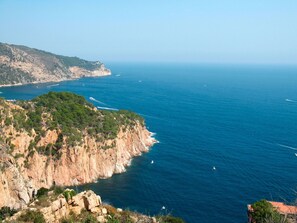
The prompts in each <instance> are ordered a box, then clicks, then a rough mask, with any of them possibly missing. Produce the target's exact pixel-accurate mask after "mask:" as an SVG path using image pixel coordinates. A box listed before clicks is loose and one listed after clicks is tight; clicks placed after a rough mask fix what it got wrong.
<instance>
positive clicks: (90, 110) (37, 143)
mask: <svg viewBox="0 0 297 223" xmlns="http://www.w3.org/2000/svg"><path fill="white" fill-rule="evenodd" d="M154 142H155V140H154V139H153V138H152V137H151V133H150V132H149V131H148V130H147V129H146V127H145V124H144V120H143V118H142V117H140V116H138V115H137V114H135V113H132V112H129V111H103V110H98V109H96V107H94V106H93V105H92V104H90V103H88V102H87V101H86V100H85V99H84V98H83V97H81V96H79V95H75V94H72V93H67V92H60V93H55V92H50V93H48V94H45V95H41V96H39V97H37V98H35V99H33V100H31V101H16V102H14V103H11V102H7V101H5V100H3V99H0V179H1V181H0V197H1V199H0V207H2V206H9V207H13V208H20V207H23V206H25V205H26V204H28V203H29V201H30V200H31V199H32V197H33V196H34V194H36V191H37V190H38V189H40V188H41V187H45V188H50V187H51V186H53V185H60V186H71V185H77V184H84V183H89V182H93V181H95V180H97V179H98V178H107V177H111V176H112V175H113V174H114V173H121V172H123V171H125V170H126V166H128V165H130V163H131V159H132V158H133V157H134V156H139V155H141V154H142V153H143V152H147V151H148V149H149V147H150V146H152V145H153V144H154Z"/></svg>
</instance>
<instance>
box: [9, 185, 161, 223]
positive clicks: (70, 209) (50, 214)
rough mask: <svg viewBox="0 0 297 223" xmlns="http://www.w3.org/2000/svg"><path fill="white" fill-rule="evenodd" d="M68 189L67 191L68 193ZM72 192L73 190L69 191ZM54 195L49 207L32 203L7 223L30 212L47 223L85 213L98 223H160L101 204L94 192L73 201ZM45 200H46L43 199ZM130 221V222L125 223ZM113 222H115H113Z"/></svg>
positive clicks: (83, 194)
mask: <svg viewBox="0 0 297 223" xmlns="http://www.w3.org/2000/svg"><path fill="white" fill-rule="evenodd" d="M67 190H68V189H66V191H67ZM68 191H71V190H68ZM52 197H54V195H49V196H48V197H47V199H48V200H49V201H50V202H48V203H47V204H48V205H44V204H43V205H40V202H39V200H38V199H37V200H35V201H33V202H31V203H30V204H29V205H28V207H27V208H25V209H23V210H21V211H19V212H17V213H16V214H15V215H13V216H12V217H10V218H8V219H6V221H5V222H14V221H18V220H19V218H20V216H22V215H24V214H26V212H28V211H34V212H36V211H38V212H40V213H41V214H42V215H43V217H44V219H45V222H48V223H58V222H61V220H62V219H67V218H69V215H71V216H75V220H77V219H79V216H80V215H81V213H82V212H84V215H85V216H89V217H90V216H92V219H94V221H95V220H96V222H101V223H104V222H108V220H111V221H110V222H135V223H158V222H159V221H157V219H156V218H155V217H149V216H146V215H142V214H139V213H136V212H131V211H123V210H122V209H121V208H117V209H116V208H114V207H112V206H110V205H105V204H103V203H102V202H101V197H100V196H99V195H96V194H95V193H94V192H93V191H91V190H89V191H83V192H81V193H79V194H77V195H75V196H73V197H72V198H71V199H68V200H67V199H66V198H65V196H64V195H63V194H60V195H58V196H57V197H56V198H55V199H54V200H51V199H52ZM43 200H44V198H43ZM43 202H44V203H45V201H43ZM125 219H126V220H128V219H129V221H125ZM112 220H113V221H112ZM94 221H92V222H94Z"/></svg>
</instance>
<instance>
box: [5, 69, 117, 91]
mask: <svg viewBox="0 0 297 223" xmlns="http://www.w3.org/2000/svg"><path fill="white" fill-rule="evenodd" d="M110 75H112V73H111V71H110V72H107V73H105V74H100V75H96V76H92V75H89V76H88V75H86V76H82V77H74V78H69V79H61V80H50V81H33V82H29V83H16V84H0V88H6V87H19V86H25V85H30V84H32V85H35V84H46V83H60V82H63V81H75V80H78V79H81V78H84V77H94V78H95V77H105V76H110Z"/></svg>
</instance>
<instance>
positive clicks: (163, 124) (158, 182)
mask: <svg viewBox="0 0 297 223" xmlns="http://www.w3.org/2000/svg"><path fill="white" fill-rule="evenodd" d="M107 66H109V67H110V68H111V69H112V71H113V75H112V76H109V77H104V78H84V79H80V80H76V81H68V82H62V83H59V84H58V85H57V84H42V85H28V86H20V87H13V88H1V89H0V91H1V95H0V96H1V97H5V98H7V99H31V98H34V97H35V96H37V95H40V94H42V93H45V92H48V91H71V92H75V93H78V94H81V95H83V96H85V97H86V98H87V99H88V100H90V99H89V98H90V97H93V98H95V99H96V100H98V102H96V101H92V100H90V101H91V102H92V103H94V104H95V105H96V106H101V107H110V108H117V109H128V110H133V111H135V112H137V113H139V114H141V115H143V116H144V117H145V119H146V123H147V126H148V127H149V129H150V131H152V132H155V133H156V138H157V139H158V140H159V141H160V143H159V144H157V145H155V146H154V147H153V148H152V149H151V151H150V152H149V153H147V154H145V155H143V156H142V157H138V158H136V159H134V160H133V162H132V166H131V167H129V168H128V171H127V172H126V173H124V174H119V175H115V176H114V177H112V178H110V179H107V180H99V182H98V183H94V184H89V185H85V186H82V187H80V188H79V189H86V188H90V189H93V190H94V191H96V192H97V193H98V194H100V195H101V197H102V198H103V200H104V201H105V202H109V203H111V204H113V205H115V206H118V207H123V208H129V209H131V210H138V211H141V212H143V213H145V214H158V213H172V214H173V215H177V216H180V217H182V218H184V219H185V220H186V221H187V222H189V223H197V222H210V223H215V222H222V223H225V222H226V223H232V222H234V223H235V222H236V223H238V222H246V204H247V203H251V202H254V201H256V200H259V199H261V198H266V199H274V200H279V201H284V200H285V201H288V202H294V201H295V198H296V193H295V192H294V191H296V190H297V172H296V169H297V157H296V156H295V153H297V137H296V133H297V67H290V66H287V67H285V66H282V67H281V66H279V67H278V66H210V65H173V64H167V65H165V64H163V65H161V64H109V65H108V64H107ZM152 160H154V164H151V161H152ZM213 167H216V170H215V171H214V170H213ZM162 206H165V207H166V210H165V211H162V210H161V207H162Z"/></svg>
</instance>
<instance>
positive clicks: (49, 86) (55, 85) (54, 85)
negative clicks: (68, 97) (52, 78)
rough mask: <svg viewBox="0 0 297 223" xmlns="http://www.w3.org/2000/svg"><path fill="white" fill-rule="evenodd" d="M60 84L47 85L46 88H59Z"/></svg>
mask: <svg viewBox="0 0 297 223" xmlns="http://www.w3.org/2000/svg"><path fill="white" fill-rule="evenodd" d="M59 85H60V84H52V85H48V86H46V87H47V88H51V87H57V86H59Z"/></svg>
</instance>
